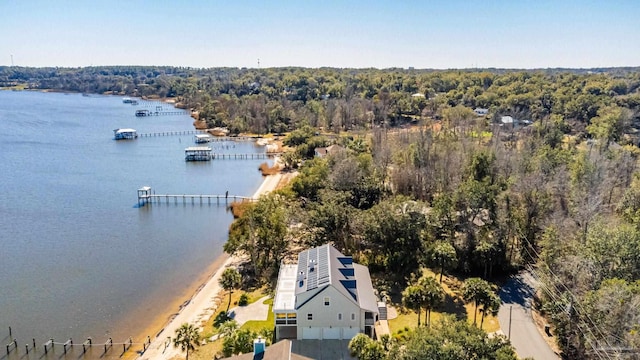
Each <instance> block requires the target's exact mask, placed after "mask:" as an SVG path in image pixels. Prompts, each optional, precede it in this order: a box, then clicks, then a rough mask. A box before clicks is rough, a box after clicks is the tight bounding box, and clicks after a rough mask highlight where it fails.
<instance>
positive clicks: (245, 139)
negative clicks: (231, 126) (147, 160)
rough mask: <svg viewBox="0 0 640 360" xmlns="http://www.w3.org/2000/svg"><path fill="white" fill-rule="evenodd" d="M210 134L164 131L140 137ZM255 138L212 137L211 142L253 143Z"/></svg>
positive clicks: (143, 134) (144, 134)
mask: <svg viewBox="0 0 640 360" xmlns="http://www.w3.org/2000/svg"><path fill="white" fill-rule="evenodd" d="M200 134H208V132H207V131H206V130H185V131H163V132H154V133H142V134H138V137H157V136H180V135H200ZM251 140H254V138H252V137H250V136H211V139H209V142H217V141H251Z"/></svg>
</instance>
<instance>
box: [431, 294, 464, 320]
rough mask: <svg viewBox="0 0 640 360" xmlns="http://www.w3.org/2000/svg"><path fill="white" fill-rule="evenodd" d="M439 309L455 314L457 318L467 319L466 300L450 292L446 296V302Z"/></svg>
mask: <svg viewBox="0 0 640 360" xmlns="http://www.w3.org/2000/svg"><path fill="white" fill-rule="evenodd" d="M438 310H439V311H441V312H444V313H448V314H453V315H455V317H456V319H457V320H465V319H467V309H466V308H465V307H464V302H463V301H462V299H460V297H458V296H452V295H450V294H446V295H445V297H444V302H443V303H442V305H441V306H440V307H438Z"/></svg>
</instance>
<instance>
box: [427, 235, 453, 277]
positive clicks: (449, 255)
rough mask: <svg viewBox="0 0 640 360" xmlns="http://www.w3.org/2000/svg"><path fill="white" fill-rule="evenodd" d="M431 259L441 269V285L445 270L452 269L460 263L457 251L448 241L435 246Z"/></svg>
mask: <svg viewBox="0 0 640 360" xmlns="http://www.w3.org/2000/svg"><path fill="white" fill-rule="evenodd" d="M431 259H432V260H433V262H434V263H435V264H437V266H438V267H439V268H440V283H442V274H443V273H444V270H445V269H452V268H454V267H455V266H456V265H457V263H458V257H457V255H456V249H455V248H454V247H453V245H451V244H450V243H449V242H448V241H438V242H436V243H435V244H434V245H433V247H432V250H431Z"/></svg>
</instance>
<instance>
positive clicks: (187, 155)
mask: <svg viewBox="0 0 640 360" xmlns="http://www.w3.org/2000/svg"><path fill="white" fill-rule="evenodd" d="M184 159H185V160H186V161H209V160H211V148H210V147H208V146H190V147H188V148H186V149H184Z"/></svg>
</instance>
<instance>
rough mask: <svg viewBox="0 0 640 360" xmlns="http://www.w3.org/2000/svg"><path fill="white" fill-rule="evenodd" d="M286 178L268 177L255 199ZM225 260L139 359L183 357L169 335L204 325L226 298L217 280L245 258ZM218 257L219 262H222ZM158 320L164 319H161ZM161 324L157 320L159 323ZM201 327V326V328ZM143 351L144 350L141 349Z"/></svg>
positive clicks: (153, 339)
mask: <svg viewBox="0 0 640 360" xmlns="http://www.w3.org/2000/svg"><path fill="white" fill-rule="evenodd" d="M282 179H283V175H282V174H275V175H269V176H265V178H264V180H263V182H262V184H261V185H260V187H259V188H258V190H256V192H255V194H254V195H253V197H254V198H258V197H260V196H261V195H264V194H267V193H269V192H271V191H273V190H275V189H276V188H277V187H278V184H279V183H280V181H281V180H282ZM221 258H222V259H224V261H223V262H222V263H221V264H220V265H219V267H217V270H216V271H215V272H214V273H213V275H212V276H211V277H210V278H209V279H208V280H207V281H206V283H205V284H204V285H203V286H201V287H199V288H198V290H197V292H196V293H195V294H194V295H193V296H192V297H191V299H190V300H189V301H188V303H186V304H185V305H184V306H181V308H180V310H179V312H178V313H177V314H176V315H175V316H174V317H173V318H172V319H171V320H170V321H169V322H168V323H167V324H166V325H165V326H163V327H162V328H161V329H162V330H160V329H157V330H156V332H154V333H156V334H157V335H156V336H155V338H152V339H151V344H150V345H149V346H148V349H147V351H146V352H145V353H144V354H142V355H140V356H139V357H138V359H175V358H181V356H182V352H181V351H180V349H179V348H175V347H174V346H173V344H172V343H170V338H171V337H173V336H174V335H175V331H176V329H177V328H179V327H180V325H182V324H184V323H189V324H193V325H195V326H197V327H199V328H200V327H201V326H202V324H203V323H205V322H206V321H207V320H208V319H209V318H210V317H211V316H212V315H213V314H214V312H215V311H216V309H217V307H218V306H219V305H220V303H221V299H222V297H224V295H225V294H224V291H223V289H222V287H221V286H220V285H219V283H218V281H219V279H220V277H221V276H222V272H223V271H224V269H226V268H227V267H229V266H236V265H238V264H240V263H241V262H242V261H244V260H243V259H242V258H240V257H236V256H228V255H226V254H225V255H222V257H221ZM220 260H221V259H219V260H218V261H216V264H214V266H215V265H217V264H219V263H220ZM159 321H165V320H164V319H160V320H159ZM156 323H158V322H156ZM201 330H202V329H201ZM140 350H142V349H140Z"/></svg>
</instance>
